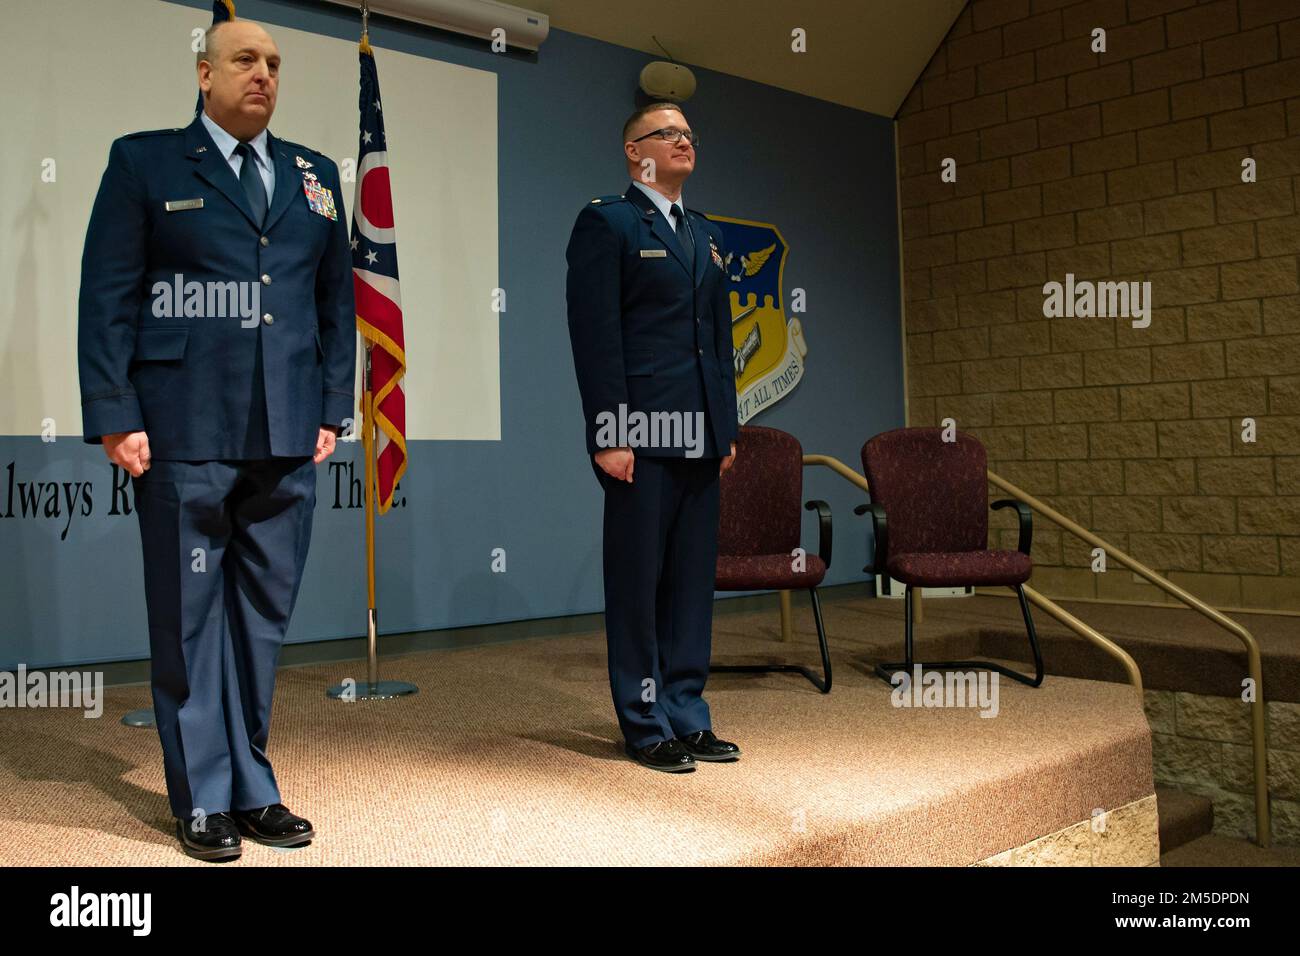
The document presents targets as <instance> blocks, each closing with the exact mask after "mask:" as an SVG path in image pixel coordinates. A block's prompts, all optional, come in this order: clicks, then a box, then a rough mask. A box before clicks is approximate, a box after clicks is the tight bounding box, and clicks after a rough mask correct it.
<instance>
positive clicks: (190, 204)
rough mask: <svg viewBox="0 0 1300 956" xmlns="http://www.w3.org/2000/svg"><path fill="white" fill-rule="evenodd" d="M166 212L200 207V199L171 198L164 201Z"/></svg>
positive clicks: (201, 206)
mask: <svg viewBox="0 0 1300 956" xmlns="http://www.w3.org/2000/svg"><path fill="white" fill-rule="evenodd" d="M164 208H166V210H167V211H168V212H180V211H181V210H182V209H202V208H203V200H202V199H172V200H169V201H168V202H166V203H164Z"/></svg>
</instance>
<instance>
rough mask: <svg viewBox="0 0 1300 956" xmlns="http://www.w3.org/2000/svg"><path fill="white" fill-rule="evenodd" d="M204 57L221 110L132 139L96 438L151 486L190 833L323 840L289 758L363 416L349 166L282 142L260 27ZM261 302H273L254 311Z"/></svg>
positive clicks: (148, 569)
mask: <svg viewBox="0 0 1300 956" xmlns="http://www.w3.org/2000/svg"><path fill="white" fill-rule="evenodd" d="M205 49H206V52H205V53H201V54H200V55H199V64H198V76H199V86H200V88H201V89H202V91H203V96H204V111H203V114H202V115H201V116H200V117H199V118H197V119H195V120H194V122H192V123H191V124H190V125H189V126H188V127H186V128H185V129H177V130H163V131H158V132H154V133H137V134H134V135H131V136H125V137H123V138H121V139H119V140H117V141H116V142H115V143H113V148H112V150H111V152H110V153H109V160H108V168H107V170H106V171H105V173H104V178H103V181H102V183H101V185H100V189H99V194H98V196H97V197H96V199H95V206H94V210H93V212H92V213H91V218H90V226H89V228H88V230H87V232H86V246H85V253H84V256H83V258H82V271H81V299H80V309H79V312H80V315H79V333H78V355H79V364H80V375H81V403H82V421H83V433H84V435H85V439H86V441H88V442H101V441H102V443H103V445H104V451H105V453H106V454H107V455H108V457H109V459H110V460H111V461H113V462H115V463H116V464H118V465H119V466H121V467H122V468H125V469H127V470H128V471H129V472H130V473H131V475H132V476H133V483H134V489H135V506H136V510H137V512H138V515H139V519H140V533H141V542H142V550H143V553H144V579H145V598H146V601H147V604H148V608H149V643H150V649H151V653H152V659H153V700H154V715H155V718H156V720H157V725H158V734H159V736H160V737H161V739H162V750H163V768H164V771H165V774H166V779H167V793H168V797H169V799H170V802H171V809H172V813H173V815H174V816H175V817H176V818H177V823H176V827H177V836H178V837H179V839H180V841H181V844H182V847H183V848H184V849H185V851H186V852H187V853H189V854H190V855H191V856H195V857H198V858H200V859H208V860H215V859H225V858H229V857H233V856H238V855H239V852H240V834H241V833H243V834H244V835H247V836H249V837H251V838H253V839H255V840H258V841H259V842H262V843H267V844H270V845H273V846H291V845H296V844H300V843H304V842H306V841H308V840H310V839H311V838H312V837H313V836H314V830H313V828H312V825H311V824H310V823H309V822H308V821H307V820H305V819H303V818H302V817H299V816H296V815H294V814H293V813H291V812H290V811H289V810H288V809H287V808H286V807H285V806H284V805H283V804H282V803H281V802H280V791H279V788H278V786H277V785H276V780H275V774H274V772H273V771H272V769H271V762H270V760H269V758H268V757H267V737H268V733H269V730H270V719H271V698H272V692H273V690H274V687H275V667H276V662H277V659H278V657H279V653H280V645H281V642H282V641H283V639H284V634H285V631H286V629H287V628H288V625H289V617H290V614H291V613H292V610H293V605H294V602H295V599H296V598H297V594H298V585H299V583H300V581H301V578H302V570H303V564H304V562H305V560H306V557H307V546H308V542H309V541H310V539H311V523H312V511H313V507H314V505H315V501H316V474H315V465H316V463H319V462H320V461H322V460H324V458H325V457H326V456H328V455H329V454H330V453H331V452H332V451H333V450H334V442H335V436H336V434H337V432H338V430H339V428H340V426H342V424H343V423H344V420H345V419H346V418H348V417H349V416H350V415H352V414H353V408H354V404H353V403H354V396H353V377H354V365H355V361H356V331H355V329H356V326H355V318H354V314H353V313H354V310H353V293H352V266H351V261H350V257H349V249H348V231H347V224H346V219H345V217H344V213H343V203H342V194H341V191H340V183H339V176H338V170H337V168H336V167H335V165H334V163H332V162H330V161H329V160H328V159H326V158H325V157H324V156H322V155H321V154H319V153H317V152H314V151H312V150H310V149H307V148H306V147H303V146H299V145H297V144H295V143H289V142H286V141H284V140H280V139H277V138H275V137H273V136H271V135H270V134H269V133H268V132H266V126H267V124H268V123H269V122H270V119H271V113H272V112H273V110H274V109H275V101H276V90H277V85H278V78H279V67H280V55H279V52H278V51H277V49H276V46H275V43H274V41H273V40H272V39H271V37H270V36H269V35H268V34H267V33H266V31H264V30H263V29H262V28H261V27H259V26H257V25H256V24H254V23H251V22H249V21H246V20H232V21H229V22H223V23H220V24H217V25H216V26H214V27H213V28H212V29H211V30H210V31H209V32H208V36H207V43H206V46H205ZM254 303H255V304H256V308H248V307H249V306H251V305H253V304H254Z"/></svg>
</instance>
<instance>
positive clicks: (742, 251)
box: [709, 216, 808, 424]
mask: <svg viewBox="0 0 1300 956" xmlns="http://www.w3.org/2000/svg"><path fill="white" fill-rule="evenodd" d="M709 219H710V220H712V221H713V222H716V223H717V224H718V226H719V227H721V229H722V236H723V248H724V249H726V250H727V253H726V255H725V256H723V257H722V267H723V269H724V271H725V272H726V274H727V282H728V285H729V292H730V295H729V299H730V302H731V344H732V348H733V351H734V357H735V358H734V360H735V365H736V411H737V417H738V418H739V419H740V422H741V423H742V424H743V423H745V422H747V421H749V420H750V419H751V418H753V417H754V416H755V415H757V414H758V413H759V412H761V411H762V410H763V409H765V408H767V407H768V406H770V405H773V404H775V403H776V402H779V401H780V400H781V399H783V398H785V396H786V395H788V394H790V391H791V389H793V388H794V387H795V385H797V384H798V383H799V380H800V379H801V378H803V371H804V357H805V356H806V355H807V354H808V346H807V344H806V343H805V342H804V338H803V326H802V325H801V324H800V322H799V320H798V319H796V318H793V317H791V318H789V319H787V318H786V315H785V304H784V303H785V295H784V292H783V288H784V273H785V256H786V252H787V251H788V247H787V246H786V244H785V238H784V237H783V236H782V235H781V232H780V230H779V229H777V228H776V226H774V225H772V224H771V223H765V222H751V221H749V220H747V219H730V218H727V217H726V216H710V217H709Z"/></svg>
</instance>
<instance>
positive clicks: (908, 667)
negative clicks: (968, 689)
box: [876, 584, 1043, 687]
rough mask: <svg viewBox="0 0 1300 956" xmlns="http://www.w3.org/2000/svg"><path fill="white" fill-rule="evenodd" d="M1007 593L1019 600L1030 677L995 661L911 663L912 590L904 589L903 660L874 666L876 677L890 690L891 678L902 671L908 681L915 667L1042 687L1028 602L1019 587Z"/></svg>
mask: <svg viewBox="0 0 1300 956" xmlns="http://www.w3.org/2000/svg"><path fill="white" fill-rule="evenodd" d="M1011 589H1012V590H1013V591H1015V592H1016V596H1017V597H1018V598H1019V599H1020V613H1021V614H1023V615H1024V618H1025V630H1026V631H1027V632H1028V634H1029V647H1030V649H1031V650H1032V651H1033V654H1034V676H1033V677H1030V676H1029V675H1027V674H1022V673H1020V672H1019V671H1016V670H1012V669H1011V668H1010V667H1006V666H1004V665H1002V664H999V663H997V662H996V661H931V662H930V663H928V664H922V663H918V662H917V661H916V660H915V654H914V650H915V641H914V637H915V635H914V633H913V624H912V587H911V585H908V586H907V590H906V591H904V593H903V603H904V605H905V606H904V608H903V656H904V658H905V659H904V660H901V661H892V662H889V663H885V664H877V665H876V676H877V677H879V678H880V679H881V680H883V681H884V682H885V683H886V684H889V685H890V686H891V687H892V686H894V679H893V678H894V674H896V673H897V672H898V671H903V672H904V673H906V674H907V676H908V679H909V680H910V679H911V678H912V675H913V670H914V669H915V668H917V667H919V668H920V669H921V673H922V674H924V673H925V672H926V671H928V670H929V671H970V670H986V671H997V672H998V673H999V674H1002V675H1003V676H1005V677H1010V678H1011V679H1012V680H1017V681H1019V682H1020V683H1022V684H1028V685H1029V686H1030V687H1038V686H1040V685H1041V684H1042V683H1043V652H1042V650H1041V649H1040V648H1039V646H1038V632H1037V631H1035V630H1034V619H1033V616H1032V615H1031V614H1030V613H1029V601H1028V599H1027V598H1026V597H1025V590H1024V588H1023V587H1021V586H1020V585H1019V584H1016V585H1012V586H1011Z"/></svg>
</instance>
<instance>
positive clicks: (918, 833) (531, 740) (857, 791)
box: [0, 597, 1159, 868]
mask: <svg viewBox="0 0 1300 956" xmlns="http://www.w3.org/2000/svg"><path fill="white" fill-rule="evenodd" d="M990 602H992V603H990ZM718 607H719V611H718V614H717V617H716V621H715V637H714V659H715V662H719V663H721V662H728V663H753V662H761V661H770V660H779V659H788V660H793V661H799V662H806V663H809V664H811V663H813V662H814V661H815V660H816V649H815V643H814V641H815V637H814V632H813V630H812V622H811V618H810V615H809V613H808V611H807V607H806V600H805V599H803V598H801V597H796V603H795V622H796V640H795V641H794V642H792V643H789V644H783V643H781V642H780V641H779V639H778V637H779V622H778V618H777V614H776V611H775V598H772V609H771V610H763V611H745V612H734V611H730V612H729V611H727V610H726V603H725V602H722V603H720V604H719V606H718ZM1007 610H1011V608H1010V607H1008V605H1007V602H1003V601H1001V600H1000V599H998V598H991V597H976V598H969V599H962V600H959V601H950V602H946V603H945V602H940V601H930V602H927V605H926V620H925V624H924V625H923V633H925V634H927V635H929V636H932V637H933V636H938V635H941V634H943V633H946V632H957V631H962V630H969V629H970V628H972V627H974V626H976V625H977V623H978V620H979V618H980V616H981V615H982V614H991V615H995V616H997V617H998V618H1002V617H1004V616H1005V612H1006V611H1007ZM825 611H826V625H827V629H828V633H829V635H830V640H831V646H832V651H833V658H834V663H835V666H836V671H835V686H834V690H833V691H832V693H831V694H830V695H829V696H823V695H821V694H819V693H817V692H816V690H815V689H814V688H813V687H812V686H811V685H810V684H808V683H807V681H805V680H804V679H803V678H801V677H798V676H796V675H740V674H719V675H715V676H714V677H713V678H712V679H711V681H710V685H709V700H710V702H711V705H712V708H713V717H714V728H715V730H716V731H717V732H718V733H719V734H720V735H721V736H723V737H725V738H727V739H732V740H735V741H736V742H738V743H739V744H740V745H741V747H742V748H743V749H744V751H745V756H744V759H743V760H741V761H740V762H738V763H735V764H712V765H702V766H701V767H700V768H699V769H698V770H697V771H695V772H694V773H689V774H676V775H670V774H661V773H654V772H651V771H649V770H645V769H643V768H641V767H639V766H637V765H635V764H633V763H632V762H630V761H629V760H628V759H627V758H626V757H624V756H623V754H622V751H621V741H620V740H619V736H618V730H617V725H616V724H615V722H614V718H613V713H612V708H611V704H610V700H609V691H608V685H607V681H606V669H605V666H606V665H605V649H604V637H603V634H602V633H601V632H600V631H599V630H591V631H586V632H582V633H573V634H570V635H566V636H562V637H553V638H545V639H533V640H527V641H519V642H515V643H509V644H495V645H488V646H481V647H475V648H468V649H463V650H444V651H429V652H423V653H419V654H410V655H405V656H401V657H390V658H388V659H387V660H386V661H385V664H384V674H383V676H385V677H392V678H400V679H405V680H410V681H413V682H415V683H416V684H418V685H419V687H420V693H419V694H417V695H416V696H414V697H411V698H407V699H403V700H398V701H389V702H383V703H364V702H363V703H352V704H345V703H339V702H336V701H331V700H328V699H326V697H325V695H324V690H325V688H326V686H327V685H329V684H331V683H334V682H336V681H338V680H340V679H342V678H344V677H348V676H352V677H358V678H364V667H363V665H361V664H360V663H358V664H356V665H351V664H327V665H313V666H304V667H294V668H285V669H282V670H281V672H280V677H279V682H278V685H277V691H276V703H275V718H274V724H273V728H272V733H271V755H272V758H273V759H274V761H275V765H276V768H277V772H278V774H279V779H280V784H281V789H282V792H283V794H284V799H285V802H286V803H287V804H288V805H289V806H290V808H292V809H293V810H295V811H296V812H299V813H302V814H304V815H306V816H308V817H309V818H310V819H311V820H312V821H313V822H314V823H315V825H316V829H317V832H318V833H319V837H318V839H317V840H316V841H315V843H314V844H312V845H311V846H309V847H306V848H302V849H298V850H289V851H284V850H273V849H269V848H266V847H262V846H258V845H255V844H247V843H246V845H245V850H244V855H243V857H242V859H241V860H240V861H239V862H237V863H234V864H231V866H233V867H236V868H237V867H240V866H247V865H266V866H319V865H379V864H398V865H406V864H412V865H415V864H421V865H427V864H434V865H440V864H452V865H461V864H542V865H554V864H577V865H640V866H645V865H684V864H744V865H762V864H782V865H804V864H832V865H834V864H855V865H881V864H885V865H890V864H939V865H969V864H972V863H976V862H979V861H985V860H990V858H995V857H998V855H999V854H1003V856H1002V857H1000V858H997V859H994V860H990V862H1071V863H1080V862H1082V863H1087V862H1121V863H1135V864H1139V865H1145V864H1150V863H1154V862H1155V861H1156V860H1157V858H1158V852H1159V851H1158V846H1157V840H1156V835H1155V811H1154V798H1153V797H1152V794H1153V793H1154V786H1153V783H1152V773H1151V737H1150V731H1149V728H1148V726H1147V721H1146V719H1145V717H1144V715H1143V712H1142V706H1141V702H1140V701H1139V700H1138V698H1137V696H1136V694H1135V693H1134V692H1133V691H1132V690H1131V689H1130V688H1129V687H1127V686H1125V685H1121V684H1113V683H1102V682H1096V681H1089V680H1076V679H1071V678H1057V677H1049V678H1048V679H1047V681H1046V682H1045V684H1044V686H1043V687H1042V688H1041V689H1038V690H1032V689H1029V688H1026V687H1023V686H1021V685H1019V684H1016V683H1014V682H1012V681H1009V680H1003V681H1002V682H1001V684H1000V688H999V689H1000V699H999V708H1000V709H999V714H998V716H997V717H996V718H992V719H989V718H982V717H980V715H979V711H978V710H977V709H971V708H967V709H959V708H951V709H902V708H895V707H893V706H892V705H891V703H890V688H889V687H887V686H886V685H885V684H883V683H882V682H880V681H879V680H878V679H876V678H875V677H874V676H868V674H869V664H868V662H870V661H874V660H876V659H877V658H878V655H879V654H880V653H882V652H883V651H882V650H881V649H887V650H888V653H889V654H890V655H891V656H893V655H896V654H897V653H898V651H899V650H900V649H901V641H902V617H901V615H902V608H901V602H898V601H886V600H878V601H868V600H861V599H855V600H842V599H841V600H831V601H828V602H827V603H826V607H825ZM1049 669H1050V661H1049ZM106 697H107V700H106V704H105V709H104V715H103V717H101V718H100V719H98V720H87V719H85V718H83V717H82V716H81V714H80V712H69V711H58V710H44V711H33V710H21V711H19V710H4V711H0V793H3V795H4V798H3V801H2V804H0V806H2V809H0V863H3V864H5V865H87V864H89V865H118V864H135V865H186V864H189V865H196V866H204V865H208V864H201V863H196V862H194V861H191V860H189V859H188V858H187V857H185V856H183V855H182V854H181V853H180V852H179V849H178V847H177V844H176V840H175V837H174V835H173V830H172V824H171V818H170V815H169V812H168V809H167V803H166V798H165V795H164V787H163V780H162V764H161V759H160V756H159V747H158V741H157V736H156V734H155V733H154V732H153V731H152V730H151V729H149V730H139V729H132V728H128V727H125V726H123V725H122V724H121V723H120V718H121V716H122V715H123V714H124V713H125V712H126V711H128V710H130V709H133V708H137V707H145V706H148V705H149V694H148V689H147V687H144V686H126V687H116V688H110V689H108V691H107V695H106ZM1121 808H1123V809H1122V810H1121ZM1097 810H1106V811H1119V812H1116V813H1111V814H1110V815H1109V817H1108V819H1109V820H1111V821H1112V823H1113V825H1111V826H1109V827H1107V828H1105V832H1100V831H1099V828H1098V827H1097V826H1095V825H1094V826H1091V827H1090V826H1089V824H1088V821H1089V820H1090V819H1091V818H1092V817H1093V814H1094V811H1097ZM1049 835H1051V836H1050V838H1049V839H1047V840H1041V839H1040V838H1044V837H1049ZM1035 841H1037V842H1035ZM1017 848H1025V849H1023V850H1018V849H1017ZM1013 850H1014V851H1016V852H1015V853H1007V852H1006V851H1013Z"/></svg>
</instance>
